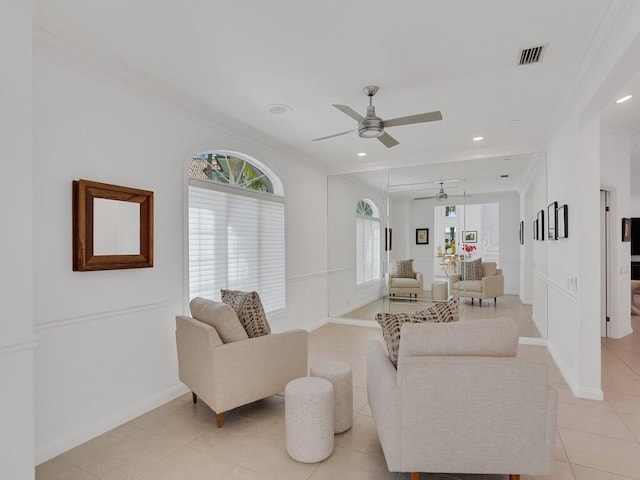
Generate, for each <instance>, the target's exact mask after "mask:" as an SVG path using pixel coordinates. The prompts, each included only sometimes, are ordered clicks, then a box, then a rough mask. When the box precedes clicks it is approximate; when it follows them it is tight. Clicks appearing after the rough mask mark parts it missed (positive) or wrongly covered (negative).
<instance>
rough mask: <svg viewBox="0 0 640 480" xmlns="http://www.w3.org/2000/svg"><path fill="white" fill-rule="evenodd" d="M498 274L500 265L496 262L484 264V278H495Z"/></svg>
mask: <svg viewBox="0 0 640 480" xmlns="http://www.w3.org/2000/svg"><path fill="white" fill-rule="evenodd" d="M497 274H498V264H497V263H496V262H484V263H483V264H482V276H483V277H493V276H495V275H497Z"/></svg>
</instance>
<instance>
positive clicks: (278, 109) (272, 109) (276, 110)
mask: <svg viewBox="0 0 640 480" xmlns="http://www.w3.org/2000/svg"><path fill="white" fill-rule="evenodd" d="M268 108H269V113H273V114H274V115H282V114H283V113H287V112H290V111H292V110H293V108H291V107H290V106H289V105H284V104H282V103H273V104H271V105H269V107H268Z"/></svg>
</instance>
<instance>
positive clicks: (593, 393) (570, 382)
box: [547, 345, 604, 401]
mask: <svg viewBox="0 0 640 480" xmlns="http://www.w3.org/2000/svg"><path fill="white" fill-rule="evenodd" d="M547 350H548V351H549V353H550V354H551V357H553V361H554V362H555V363H556V365H557V366H558V369H559V370H560V373H561V374H562V376H563V378H564V379H565V381H566V382H567V386H568V387H569V389H571V393H573V396H574V397H576V398H585V399H587V400H600V401H602V400H604V392H603V391H602V388H594V387H583V386H580V385H578V384H577V383H576V381H575V380H574V378H573V377H572V376H571V375H570V374H569V369H568V368H567V366H566V365H565V364H564V362H563V361H562V359H561V358H560V356H559V355H558V354H557V353H556V352H555V351H554V350H553V348H550V347H549V345H547Z"/></svg>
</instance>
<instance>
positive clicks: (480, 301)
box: [478, 298, 482, 306]
mask: <svg viewBox="0 0 640 480" xmlns="http://www.w3.org/2000/svg"><path fill="white" fill-rule="evenodd" d="M478 303H479V304H480V306H482V299H481V298H479V299H478Z"/></svg>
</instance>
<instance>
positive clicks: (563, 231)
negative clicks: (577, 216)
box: [558, 204, 569, 238]
mask: <svg viewBox="0 0 640 480" xmlns="http://www.w3.org/2000/svg"><path fill="white" fill-rule="evenodd" d="M568 237H569V207H567V205H566V204H565V205H561V206H559V207H558V238H568Z"/></svg>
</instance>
